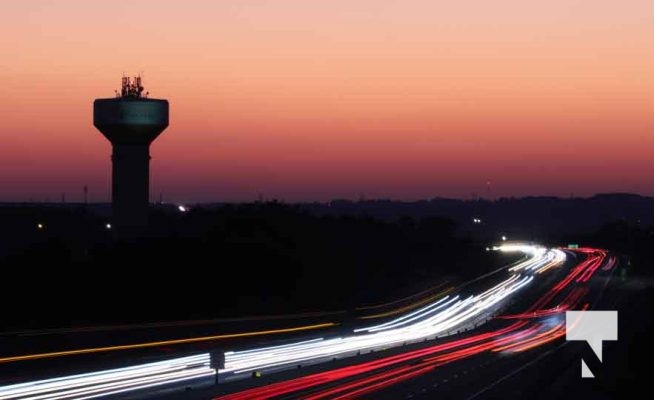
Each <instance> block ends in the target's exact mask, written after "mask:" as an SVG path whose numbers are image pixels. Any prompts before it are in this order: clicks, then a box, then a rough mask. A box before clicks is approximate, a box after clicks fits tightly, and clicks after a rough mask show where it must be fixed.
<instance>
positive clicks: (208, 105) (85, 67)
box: [0, 0, 654, 202]
mask: <svg viewBox="0 0 654 400" xmlns="http://www.w3.org/2000/svg"><path fill="white" fill-rule="evenodd" d="M653 49H654V2H652V1H651V0H630V1H628V2H619V1H604V0H594V1H591V0H588V1H575V0H549V1H543V2H535V1H534V2H531V1H524V0H493V1H486V0H477V1H472V0H458V1H448V2H445V1H434V0H353V1H333V0H331V1H327V0H269V1H266V0H220V1H208V0H207V1H200V0H185V1H164V0H159V1H154V0H152V1H150V0H141V1H131V2H128V1H87V0H57V1H53V0H51V1H45V0H39V1H37V0H3V1H2V2H1V3H0V54H1V55H2V58H1V60H2V61H0V79H1V80H2V92H1V96H0V110H2V114H1V115H2V121H3V123H2V125H1V126H0V135H1V137H2V144H1V145H0V166H1V167H2V168H0V200H9V201H12V200H30V199H31V200H34V201H41V200H58V199H60V197H61V193H62V192H65V193H66V198H67V200H70V201H78V200H80V199H81V198H82V193H83V192H82V187H83V185H84V184H88V186H89V192H90V198H91V200H96V201H108V200H109V199H110V178H111V176H110V159H109V156H110V152H111V149H110V145H109V142H107V141H106V139H104V138H103V136H102V135H101V134H100V133H99V132H97V131H96V130H95V128H94V127H93V125H92V103H93V99H94V98H98V97H112V96H113V92H114V89H117V88H118V86H119V84H120V77H121V75H122V74H123V73H126V74H129V75H134V74H137V73H139V72H142V74H143V76H144V83H145V87H146V90H148V91H150V94H151V97H156V98H167V99H168V100H169V101H170V105H171V115H170V120H171V124H170V127H169V128H168V129H167V130H166V131H165V132H164V133H163V134H162V135H161V136H160V138H159V139H157V141H156V142H155V143H154V144H153V146H152V149H151V153H152V163H151V167H152V169H151V177H152V182H151V195H152V199H158V197H159V193H160V192H163V196H164V200H168V201H177V202H194V201H211V200H215V201H241V200H246V201H248V200H254V199H256V198H257V197H258V195H259V193H262V194H263V195H264V196H265V197H267V198H278V199H284V200H286V201H297V200H328V199H332V198H350V199H355V198H358V197H359V196H360V195H363V196H365V197H366V198H377V197H383V198H395V199H405V200H411V199H418V198H430V197H435V196H447V197H460V198H469V197H470V196H471V194H472V193H473V192H477V193H479V194H481V195H485V193H486V182H487V181H488V180H490V181H491V187H492V194H493V196H510V195H515V196H521V195H560V196H569V195H570V194H571V193H574V194H575V195H577V196H586V195H592V194H594V193H597V192H612V191H627V192H635V193H640V194H645V195H654V50H653Z"/></svg>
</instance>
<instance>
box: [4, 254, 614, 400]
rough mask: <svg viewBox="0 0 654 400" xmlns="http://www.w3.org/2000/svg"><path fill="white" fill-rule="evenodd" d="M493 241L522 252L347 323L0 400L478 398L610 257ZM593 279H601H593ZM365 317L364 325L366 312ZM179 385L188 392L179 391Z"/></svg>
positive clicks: (507, 375) (549, 345) (583, 293)
mask: <svg viewBox="0 0 654 400" xmlns="http://www.w3.org/2000/svg"><path fill="white" fill-rule="evenodd" d="M494 250H496V251H503V252H521V253H524V254H525V255H526V257H525V258H524V259H523V260H521V261H520V262H517V263H515V264H513V265H510V266H507V267H505V268H501V269H499V270H496V271H493V272H492V273H490V274H486V275H484V276H483V277H480V278H478V279H475V280H473V281H470V282H467V283H465V284H463V285H459V286H457V287H456V288H446V289H445V290H440V291H438V292H435V293H434V292H430V293H423V294H422V296H418V297H419V298H418V299H411V301H410V305H411V306H406V305H404V306H402V307H395V309H394V311H385V312H381V313H380V312H375V313H368V314H366V315H364V317H362V318H359V320H358V321H357V323H356V326H341V327H334V326H320V327H319V328H316V329H321V330H323V333H318V331H316V332H313V333H308V332H305V333H303V336H302V337H301V338H300V337H297V336H294V335H290V333H291V332H287V333H284V332H279V335H280V336H283V337H284V339H283V340H281V339H280V340H279V341H280V342H281V343H280V344H271V342H267V344H266V345H264V346H254V345H253V343H252V342H246V341H244V342H240V343H234V346H235V347H234V349H233V350H229V351H226V352H224V362H218V363H216V362H211V360H210V357H215V354H213V353H212V354H210V353H206V352H205V353H198V354H195V355H193V356H191V357H188V356H187V357H178V358H171V359H170V360H164V361H159V362H158V363H149V364H143V365H136V366H133V367H131V368H130V369H121V370H118V369H114V370H112V371H104V372H103V371H99V372H96V373H94V374H91V375H88V374H87V375H80V374H78V375H77V376H75V377H64V378H63V379H59V380H55V381H53V380H42V381H38V382H28V383H27V384H25V383H23V384H13V385H6V386H4V387H0V399H17V398H34V399H37V398H61V399H64V398H94V397H97V396H103V397H107V395H109V394H112V393H113V394H114V398H133V399H139V398H162V399H170V400H173V399H177V398H180V399H181V398H185V399H196V398H197V399H209V398H215V399H226V400H236V399H255V398H256V399H258V398H280V399H281V398H284V399H291V398H297V399H337V398H339V399H340V398H342V399H345V398H371V399H372V398H374V399H384V398H389V399H397V398H412V397H421V398H432V397H430V396H433V395H434V392H435V391H437V393H439V394H440V395H443V394H447V393H449V395H447V398H466V397H470V398H471V399H472V398H488V397H486V394H487V393H491V392H492V391H493V390H498V389H496V387H497V385H498V384H497V382H498V381H500V382H502V381H509V380H510V379H512V378H511V377H512V376H514V375H516V374H517V372H515V371H516V370H528V369H529V367H528V366H529V365H530V364H529V363H533V360H534V359H538V358H537V357H536V358H535V356H540V355H543V354H548V353H547V352H551V351H554V350H553V348H556V346H561V342H562V341H563V343H566V342H565V341H564V337H565V325H564V324H565V311H566V310H573V309H576V310H580V309H592V308H593V307H594V306H597V305H599V304H600V302H601V300H602V298H603V294H604V292H605V289H606V287H607V285H608V280H607V279H608V278H610V277H611V276H612V273H613V271H614V270H615V266H616V259H615V257H613V256H611V255H609V254H608V252H606V251H604V250H600V249H575V250H574V251H572V250H567V249H546V248H544V247H540V246H533V245H524V244H505V245H504V246H499V247H496V248H494ZM601 279H605V280H606V282H607V285H604V286H602V285H597V284H594V282H597V281H599V280H601ZM441 289H442V288H441ZM398 310H399V311H398ZM371 316H376V318H375V322H373V321H370V319H367V318H366V317H371ZM322 317H324V316H322ZM279 341H278V342H279ZM272 343H274V341H273V342H272ZM553 346H554V347H553ZM222 348H223V349H224V346H223V347H222ZM512 374H513V375H512ZM253 377H254V378H253ZM216 380H217V381H218V382H219V383H218V385H215V382H216ZM466 382H467V383H466ZM188 388H195V389H194V390H191V391H185V392H183V394H180V390H184V389H188ZM138 389H140V390H138ZM502 390H504V389H502ZM55 392H56V393H57V396H58V397H52V396H53V395H52V393H55ZM27 393H32V395H31V396H32V397H29V396H27ZM39 393H40V394H43V395H44V396H46V397H39ZM26 396H27V397H26ZM48 396H49V397H48Z"/></svg>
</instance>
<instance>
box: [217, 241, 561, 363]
mask: <svg viewBox="0 0 654 400" xmlns="http://www.w3.org/2000/svg"><path fill="white" fill-rule="evenodd" d="M497 249H499V250H500V251H503V252H511V251H520V252H524V253H526V254H528V255H530V258H529V259H528V260H526V261H524V262H522V263H520V264H519V266H520V268H518V270H519V269H524V270H525V271H524V272H522V271H521V272H512V271H515V270H516V268H515V267H511V268H509V270H511V272H512V273H510V276H509V277H508V278H507V279H505V280H504V281H503V282H501V283H499V284H497V285H495V286H493V287H492V288H490V289H488V290H486V291H484V292H482V293H480V294H477V295H471V296H469V297H466V298H465V299H462V298H460V295H456V296H453V297H450V296H449V295H448V296H445V297H443V298H441V299H439V300H437V301H435V302H433V303H431V304H428V305H426V306H424V307H422V308H420V309H418V310H416V311H413V312H411V313H409V314H406V315H403V316H401V317H399V318H396V319H394V320H391V321H389V322H386V323H383V324H378V325H374V326H369V327H364V328H360V329H356V330H354V331H353V333H352V334H351V335H349V336H344V337H338V338H330V339H325V338H323V339H320V340H315V341H311V342H309V343H306V342H303V343H293V344H287V345H283V346H276V347H266V348H263V349H249V350H245V351H230V352H227V353H225V368H223V369H221V370H219V373H221V374H224V373H234V374H239V373H243V372H250V371H256V370H262V369H266V368H280V367H288V366H291V365H298V364H302V363H306V362H313V361H315V360H318V359H320V358H323V357H335V356H341V355H343V354H350V353H357V352H362V351H370V350H374V349H378V348H388V347H392V346H397V345H400V344H404V343H407V342H412V341H417V340H421V339H425V338H428V337H432V336H437V335H442V334H445V333H447V332H449V331H451V330H456V329H457V327H461V326H463V325H464V324H466V323H469V324H474V323H473V321H474V319H475V318H476V317H478V316H480V315H483V314H484V313H486V312H490V311H492V310H493V309H494V307H495V306H496V305H498V303H500V302H501V301H502V300H505V299H506V298H507V297H509V296H510V295H512V294H513V293H515V292H517V291H518V290H520V289H521V288H523V287H524V286H526V285H528V284H529V283H531V282H532V280H533V279H534V276H535V275H534V272H536V271H539V270H541V269H543V268H546V269H549V268H552V267H554V266H557V265H561V264H562V263H563V261H564V260H565V253H563V252H561V251H560V250H550V251H547V250H546V249H545V248H542V247H538V246H531V245H517V244H514V245H505V246H500V247H498V248H497ZM561 255H563V257H561Z"/></svg>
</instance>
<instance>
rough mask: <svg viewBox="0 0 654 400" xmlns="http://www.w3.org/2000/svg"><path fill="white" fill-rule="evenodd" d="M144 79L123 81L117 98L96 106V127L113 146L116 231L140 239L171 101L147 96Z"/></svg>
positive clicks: (114, 223)
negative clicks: (153, 147) (155, 153)
mask: <svg viewBox="0 0 654 400" xmlns="http://www.w3.org/2000/svg"><path fill="white" fill-rule="evenodd" d="M143 90H144V88H143V85H142V82H141V77H140V76H137V77H135V78H133V79H130V78H129V77H123V79H122V86H121V90H120V93H118V92H117V91H116V97H115V98H109V99H96V100H95V101H94V102H93V125H94V126H95V127H96V128H98V130H100V132H102V134H103V135H104V136H105V137H106V138H107V139H109V141H110V142H111V144H112V146H113V152H112V156H111V160H112V192H111V197H112V227H113V228H114V229H115V232H116V234H117V235H118V236H121V237H128V236H138V235H139V234H141V233H142V232H143V231H144V230H145V228H146V227H147V219H148V212H149V200H150V199H149V184H150V143H152V141H154V139H156V138H157V136H159V134H160V133H161V132H163V131H164V129H166V128H167V127H168V100H159V99H149V98H147V94H148V93H147V92H146V93H145V94H143Z"/></svg>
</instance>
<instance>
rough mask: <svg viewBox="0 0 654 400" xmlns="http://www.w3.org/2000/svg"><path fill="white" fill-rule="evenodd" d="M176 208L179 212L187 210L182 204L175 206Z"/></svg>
mask: <svg viewBox="0 0 654 400" xmlns="http://www.w3.org/2000/svg"><path fill="white" fill-rule="evenodd" d="M177 209H178V210H179V211H180V212H186V211H188V209H187V208H186V207H184V206H182V205H180V206H177Z"/></svg>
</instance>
